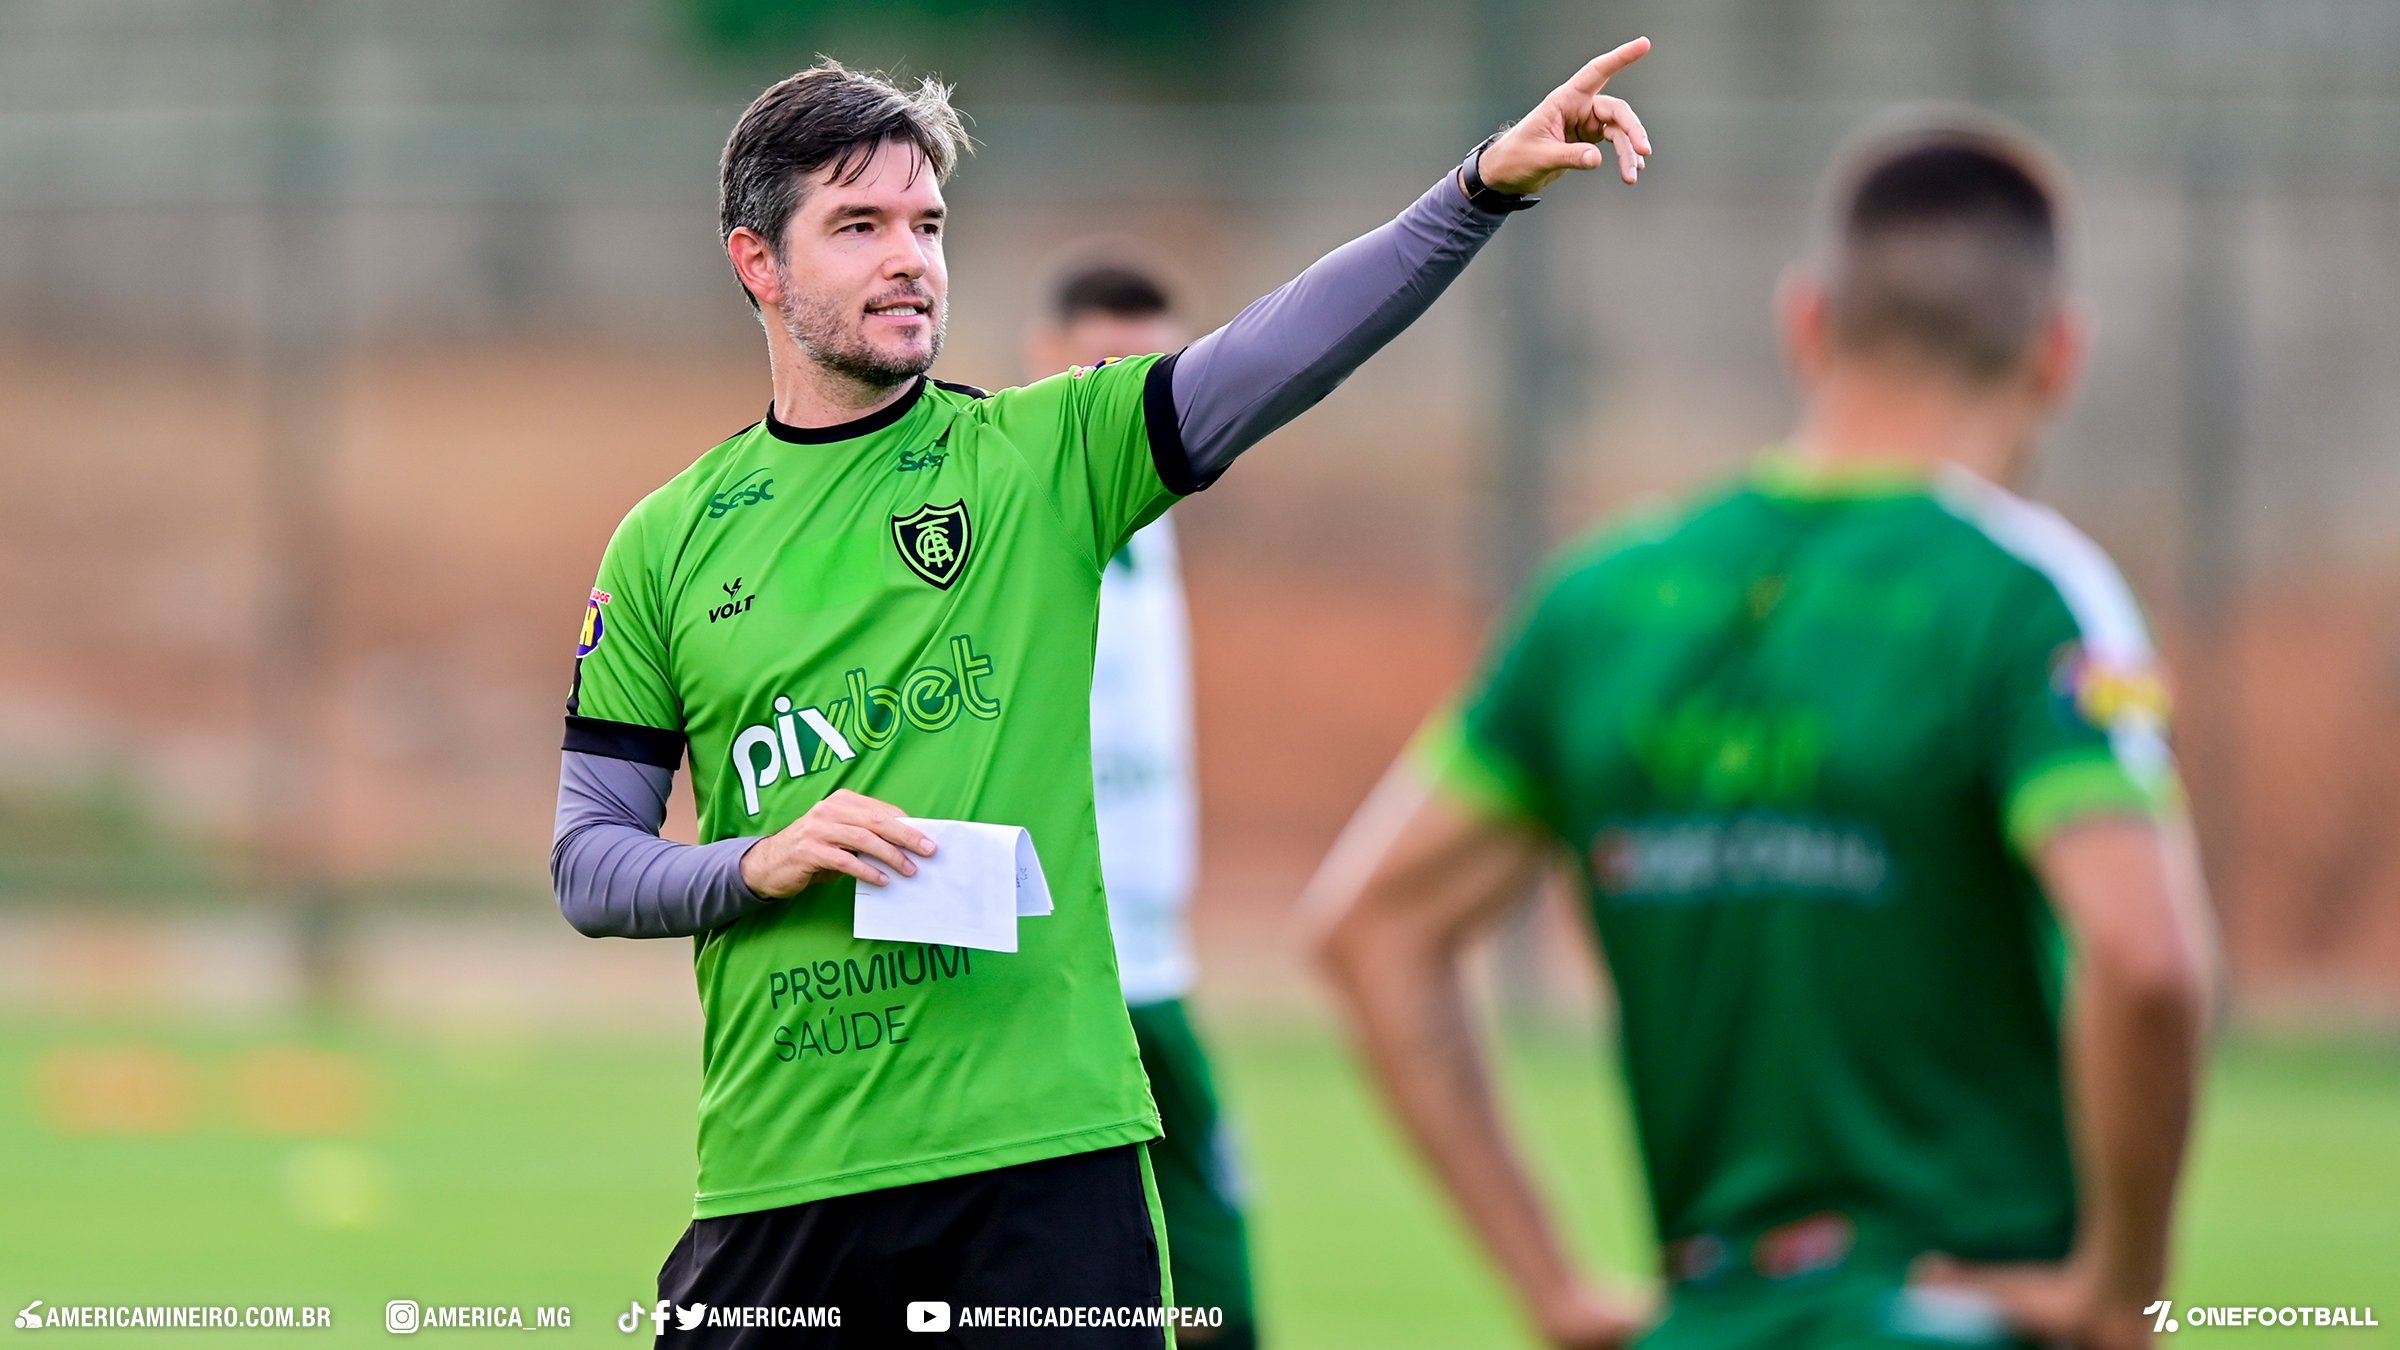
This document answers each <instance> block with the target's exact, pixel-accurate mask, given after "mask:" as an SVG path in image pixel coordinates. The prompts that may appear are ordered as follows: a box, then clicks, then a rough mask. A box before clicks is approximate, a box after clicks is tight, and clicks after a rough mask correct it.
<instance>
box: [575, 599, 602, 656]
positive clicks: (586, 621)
mask: <svg viewBox="0 0 2400 1350" xmlns="http://www.w3.org/2000/svg"><path fill="white" fill-rule="evenodd" d="M607 603H608V592H606V591H604V590H601V589H600V588H599V587H597V586H595V587H593V588H592V598H591V599H590V600H589V601H588V602H586V603H585V604H584V607H583V628H582V631H580V632H578V633H577V634H576V635H575V659H576V660H578V661H580V660H582V659H583V658H585V657H587V656H590V655H591V654H592V649H593V648H594V647H597V646H599V645H600V639H601V637H602V636H603V635H604V634H605V633H607V631H608V625H607V624H606V623H605V622H604V621H602V619H601V617H600V607H601V606H602V605H605V604H607Z"/></svg>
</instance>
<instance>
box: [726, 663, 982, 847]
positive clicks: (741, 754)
mask: <svg viewBox="0 0 2400 1350" xmlns="http://www.w3.org/2000/svg"><path fill="white" fill-rule="evenodd" d="M993 673H994V671H993V666H992V658H990V657H988V656H979V655H977V654H976V652H975V640H974V639H973V638H972V637H968V636H964V635H961V636H958V637H954V638H951V639H950V661H949V663H948V664H947V665H935V666H919V667H917V668H916V669H915V670H912V671H910V672H909V673H908V678H906V679H904V680H902V681H901V682H900V683H899V685H898V686H896V687H895V686H893V685H888V684H871V683H869V682H868V681H869V678H870V677H869V676H868V674H867V671H866V668H865V667H863V666H862V667H859V668H857V669H853V670H851V671H849V672H848V673H847V674H845V675H844V676H843V683H844V686H845V688H846V690H847V692H846V693H845V694H844V695H843V696H842V697H840V698H836V699H829V700H827V701H826V702H825V704H824V706H822V707H805V708H804V707H798V706H796V705H795V704H794V703H793V701H792V699H791V697H790V696H789V695H785V694H778V695H776V696H775V704H774V707H775V716H774V718H773V719H772V720H771V721H766V722H758V723H754V724H752V725H750V726H746V727H743V728H742V729H741V730H740V731H738V732H736V733H734V737H733V776H734V777H735V779H737V780H738V781H739V782H740V783H741V785H742V806H743V807H744V809H746V810H747V811H748V812H749V814H751V815H754V816H755V815H757V814H758V813H759V810H760V804H759V793H760V792H761V791H763V790H764V789H766V788H768V787H770V786H772V785H774V784H776V783H778V782H782V781H783V780H785V779H790V778H799V777H802V776H804V775H806V774H807V773H809V772H810V771H811V770H815V769H825V768H831V767H832V766H833V765H835V764H840V763H846V762H848V761H850V760H853V759H856V758H858V755H859V752H860V751H861V750H881V749H882V748H884V747H885V746H887V745H890V744H891V743H892V742H893V741H894V740H895V739H897V738H898V737H899V735H900V729H901V727H902V726H903V725H906V726H910V727H914V728H916V729H917V730H918V731H925V732H937V731H947V730H948V729H950V728H951V727H952V726H955V725H957V723H958V719H959V716H960V714H962V713H964V714H965V715H967V716H970V717H974V718H977V719H979V720H981V721H986V722H988V721H991V720H992V719H994V718H996V717H998V716H999V715H1000V699H999V697H998V696H997V695H994V694H992V693H991V692H989V691H988V690H986V689H985V688H984V680H985V679H986V678H987V677H990V676H991V675H993ZM803 728H805V729H806V730H807V731H808V732H809V734H810V738H811V739H812V740H813V741H814V742H815V743H814V745H813V746H812V745H804V744H802V742H801V736H800V733H801V731H802V729H803Z"/></svg>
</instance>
